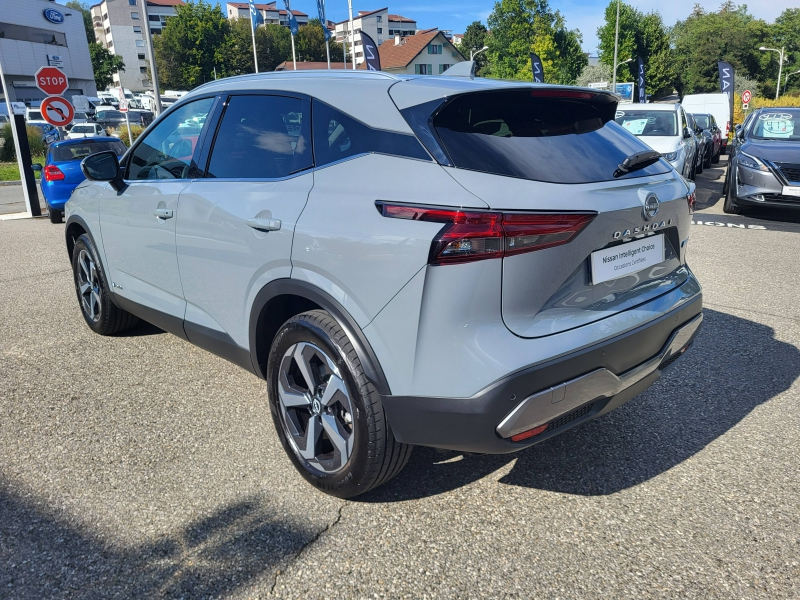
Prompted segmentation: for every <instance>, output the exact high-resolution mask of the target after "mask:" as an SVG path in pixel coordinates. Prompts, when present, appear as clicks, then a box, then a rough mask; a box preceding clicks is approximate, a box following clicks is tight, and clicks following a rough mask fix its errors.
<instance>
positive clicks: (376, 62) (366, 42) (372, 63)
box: [359, 31, 381, 71]
mask: <svg viewBox="0 0 800 600" xmlns="http://www.w3.org/2000/svg"><path fill="white" fill-rule="evenodd" d="M359 35H360V36H361V47H362V48H364V59H365V60H366V61H367V69H369V70H370V71H380V70H381V56H380V54H378V46H377V44H375V42H374V41H373V40H372V38H371V37H369V36H368V35H367V34H366V33H364V32H363V31H362V32H361V33H360V34H359Z"/></svg>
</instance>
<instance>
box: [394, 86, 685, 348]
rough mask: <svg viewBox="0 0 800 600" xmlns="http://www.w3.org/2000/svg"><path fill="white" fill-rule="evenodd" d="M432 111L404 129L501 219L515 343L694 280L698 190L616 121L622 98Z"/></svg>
mask: <svg viewBox="0 0 800 600" xmlns="http://www.w3.org/2000/svg"><path fill="white" fill-rule="evenodd" d="M428 104H429V106H426V107H425V110H429V111H430V117H429V118H428V119H427V120H426V119H424V118H421V114H422V110H423V109H422V107H412V108H410V109H408V110H405V111H403V112H404V115H405V116H406V119H407V120H408V121H409V123H410V124H411V125H412V128H414V129H415V131H416V132H417V134H418V136H419V137H420V139H421V140H423V143H426V145H427V146H428V147H429V149H431V146H433V145H436V146H438V148H434V150H433V151H432V154H434V156H436V152H439V154H440V156H439V157H438V160H439V162H440V163H442V164H443V166H445V170H446V171H447V172H448V173H449V174H450V175H451V176H452V177H453V178H454V179H455V180H456V181H457V182H458V183H459V184H461V185H462V186H463V187H464V188H466V189H467V190H469V191H470V192H472V193H473V194H475V195H476V196H478V197H479V198H481V199H482V200H483V201H484V202H486V203H487V204H488V205H489V206H490V207H491V209H493V210H494V211H497V213H499V214H501V217H500V218H501V219H502V221H503V223H504V227H505V228H506V237H505V253H504V255H503V276H502V284H501V285H502V315H503V320H504V322H505V323H506V325H507V327H508V328H509V329H510V330H511V331H512V332H514V333H515V334H517V335H519V336H522V337H542V336H547V335H552V334H554V333H559V332H562V331H566V330H569V329H573V328H576V327H580V326H582V325H585V324H588V323H591V322H594V321H598V320H600V319H603V318H605V317H608V316H611V315H614V314H617V313H620V312H622V311H625V310H627V309H629V308H632V307H634V306H638V305H641V304H643V303H645V302H648V301H650V300H652V299H654V298H656V297H658V296H660V295H662V294H665V293H666V292H668V291H669V290H671V289H674V288H675V287H677V286H679V285H681V284H682V283H683V282H684V281H685V280H686V278H687V277H688V270H687V268H686V265H685V240H686V239H687V238H688V230H689V226H690V220H691V216H690V211H689V205H688V198H687V197H688V196H689V195H690V193H692V192H693V190H692V189H690V186H689V185H687V183H686V182H685V181H684V180H683V179H682V178H681V177H680V176H679V175H677V174H676V173H675V171H674V170H673V169H672V168H671V167H670V166H669V164H668V163H667V162H666V161H665V160H663V159H660V158H658V156H652V154H648V153H651V152H652V151H651V149H650V148H649V147H648V146H647V145H645V144H644V143H643V142H641V141H640V140H639V139H637V138H636V137H635V136H633V135H632V134H630V133H629V132H627V131H625V130H624V129H623V128H622V127H620V126H619V125H618V124H617V123H615V122H614V114H615V111H616V99H615V97H613V96H611V95H610V94H604V93H595V92H589V91H582V90H575V89H574V88H573V89H565V88H546V87H532V88H523V89H520V88H516V89H511V90H489V91H480V92H475V93H467V94H459V95H456V96H451V97H450V98H449V99H447V100H445V101H443V102H439V103H428ZM434 105H435V108H434V109H433V110H432V111H431V110H430V109H431V108H432V107H434ZM426 121H427V123H426ZM422 124H425V125H426V127H425V128H426V130H427V131H426V133H421V132H420V129H421V125H422ZM426 136H427V138H426ZM637 156H641V157H643V158H647V160H642V161H639V162H638V163H637V161H636V157H637ZM628 157H633V158H632V159H629V161H628V163H629V166H630V163H633V166H630V168H626V167H625V166H624V164H625V163H624V161H625V159H626V158H628ZM581 215H588V218H582V217H581ZM548 219H549V220H550V221H548ZM542 223H544V225H542ZM548 223H552V226H551V225H549V224H548ZM506 224H508V225H506ZM526 224H527V225H526ZM530 224H533V225H532V226H531V225H530ZM526 226H527V227H528V229H527V230H526V229H525V227H526ZM548 227H549V229H548ZM558 227H561V230H560V232H559V231H558ZM515 231H516V233H515ZM547 236H549V237H547ZM537 240H538V242H537ZM542 242H544V243H542Z"/></svg>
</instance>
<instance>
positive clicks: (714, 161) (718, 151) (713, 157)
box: [711, 146, 722, 165]
mask: <svg viewBox="0 0 800 600" xmlns="http://www.w3.org/2000/svg"><path fill="white" fill-rule="evenodd" d="M721 155H722V146H720V149H719V150H717V153H716V154H715V155H714V156H712V157H711V162H712V163H713V164H715V165H717V164H719V157H720V156H721Z"/></svg>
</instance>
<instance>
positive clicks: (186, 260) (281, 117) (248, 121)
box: [177, 93, 314, 355]
mask: <svg viewBox="0 0 800 600" xmlns="http://www.w3.org/2000/svg"><path fill="white" fill-rule="evenodd" d="M209 145H210V146H211V147H210V150H209V151H208V152H206V150H204V151H203V156H205V155H206V154H207V155H208V158H207V160H206V159H204V158H201V161H202V164H203V165H205V164H206V163H207V167H206V168H205V174H204V176H203V177H202V178H198V179H195V180H194V181H192V182H191V183H190V184H189V185H188V186H187V187H186V189H184V190H183V191H182V192H181V196H180V206H179V213H180V215H179V217H178V229H177V251H178V264H179V266H180V272H181V281H182V283H183V290H184V294H185V297H186V301H187V303H188V304H187V309H186V323H185V328H186V333H187V336H188V337H189V339H190V340H191V341H193V342H194V343H196V344H198V345H201V346H205V347H208V348H209V349H211V350H212V351H217V352H218V353H221V354H223V355H225V352H226V351H229V350H230V347H231V345H232V344H233V345H234V346H238V347H239V348H240V349H246V348H248V347H249V339H248V336H249V306H250V305H251V303H252V301H253V298H254V296H255V294H256V293H257V292H258V291H259V290H260V289H261V288H262V287H263V286H264V285H265V284H266V283H268V282H270V281H272V280H273V279H278V278H282V277H286V278H288V277H289V276H290V275H291V262H290V257H291V249H292V237H293V234H294V228H295V223H296V222H297V219H298V217H299V216H300V213H301V212H302V210H303V207H304V206H305V204H306V201H307V199H308V194H309V192H310V191H311V188H312V186H313V183H314V174H313V172H312V166H313V159H312V154H311V113H310V101H309V99H308V98H305V97H303V96H299V95H297V96H295V95H286V94H283V93H281V94H280V95H279V94H269V93H260V94H237V95H231V96H229V97H227V98H226V100H225V103H224V106H223V107H222V113H221V117H220V119H219V124H218V125H217V126H216V132H215V134H214V136H213V143H212V136H209ZM217 342H222V345H220V344H219V343H217ZM225 347H227V348H228V350H221V349H220V348H225ZM234 351H236V349H235V348H234Z"/></svg>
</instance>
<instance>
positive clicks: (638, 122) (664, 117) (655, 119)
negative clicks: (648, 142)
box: [616, 108, 678, 137]
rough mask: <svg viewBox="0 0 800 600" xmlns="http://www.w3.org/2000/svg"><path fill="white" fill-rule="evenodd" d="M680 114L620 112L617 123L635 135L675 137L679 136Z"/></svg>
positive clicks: (657, 111)
mask: <svg viewBox="0 0 800 600" xmlns="http://www.w3.org/2000/svg"><path fill="white" fill-rule="evenodd" d="M677 117H678V113H676V112H674V111H671V110H670V111H667V110H640V109H635V110H634V109H629V108H625V110H618V111H617V115H616V121H617V123H619V124H620V125H621V126H622V127H623V129H627V130H628V131H630V132H631V133H632V134H633V135H641V136H645V137H647V136H653V137H657V136H675V135H678V118H677Z"/></svg>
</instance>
